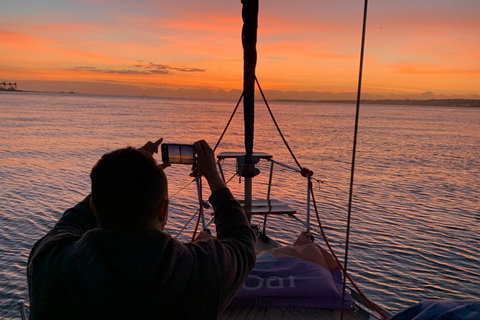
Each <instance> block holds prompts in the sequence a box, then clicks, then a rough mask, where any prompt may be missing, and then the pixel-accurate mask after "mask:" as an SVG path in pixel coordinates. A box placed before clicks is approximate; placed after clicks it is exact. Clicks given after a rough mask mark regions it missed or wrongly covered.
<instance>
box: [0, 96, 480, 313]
mask: <svg viewBox="0 0 480 320" xmlns="http://www.w3.org/2000/svg"><path fill="white" fill-rule="evenodd" d="M258 105H259V106H258V110H257V113H256V117H257V118H256V132H255V134H256V140H255V145H254V148H255V150H257V151H264V152H269V153H271V154H273V155H274V159H276V160H277V161H281V162H284V163H287V164H290V165H295V163H294V162H293V161H292V160H291V158H290V157H289V154H288V151H287V149H286V148H285V147H284V145H283V143H282V141H281V139H280V138H279V136H278V134H277V133H276V130H275V128H274V126H273V123H272V121H271V120H270V118H269V116H268V114H267V111H266V109H265V107H264V106H263V104H261V103H258ZM234 107H235V102H231V101H212V100H179V99H158V98H148V97H110V96H89V95H68V94H40V93H18V92H17V93H3V92H2V93H0V161H1V164H0V219H1V229H0V283H1V284H0V317H2V318H3V317H5V316H6V315H7V313H8V312H9V311H10V310H11V309H12V308H15V306H16V304H17V301H18V300H20V299H24V300H26V302H27V303H28V291H27V283H26V264H27V258H28V254H29V252H30V249H31V247H32V245H33V244H34V242H35V241H36V240H37V239H39V238H40V237H41V236H42V235H43V234H45V233H46V232H47V231H48V230H49V229H50V228H51V227H53V225H54V224H55V222H56V221H57V220H58V219H59V217H60V216H61V214H62V213H63V211H64V210H66V209H67V208H69V207H71V206H73V205H75V204H76V203H77V202H78V201H80V200H82V199H83V197H84V196H86V195H87V194H88V193H89V172H90V169H91V167H92V166H93V165H94V164H95V162H96V161H97V160H98V159H99V157H100V156H101V155H102V154H103V153H105V152H108V151H111V150H113V149H116V148H120V147H125V146H127V145H132V146H142V145H143V144H144V143H145V142H146V141H148V140H154V139H157V138H159V137H163V138H164V142H177V143H193V142H194V141H196V140H198V139H205V140H207V141H208V142H209V143H210V144H211V145H212V147H213V145H215V143H216V142H217V140H218V138H219V137H220V134H221V133H222V130H223V128H224V127H225V125H226V123H227V121H228V118H229V116H230V114H231V113H232V111H233V109H234ZM271 107H272V110H273V112H274V114H275V116H276V119H277V121H278V123H279V125H280V127H281V128H282V130H283V133H284V134H285V137H286V139H287V141H288V142H289V144H290V146H291V148H292V150H293V151H294V153H295V154H296V156H297V158H298V159H299V161H300V163H301V164H302V165H303V166H305V167H308V168H309V169H311V170H313V171H314V172H315V175H314V177H315V178H316V179H320V180H322V182H323V183H319V184H317V185H316V187H315V188H316V189H315V191H316V194H315V196H316V199H317V204H318V207H319V210H320V216H321V220H322V223H323V225H324V228H325V233H326V234H327V237H328V238H329V240H330V243H331V244H332V246H333V247H334V249H335V250H336V253H337V255H338V256H339V257H341V259H342V260H343V254H344V253H343V250H344V245H345V240H344V239H345V225H346V215H347V203H348V186H349V173H350V161H351V150H352V138H353V126H354V115H355V106H354V105H343V104H320V103H318V104H317V103H292V102H275V101H273V102H271ZM242 117H243V112H242V108H239V112H238V114H237V115H236V116H235V118H234V120H233V122H232V124H231V126H230V128H229V130H228V131H227V133H226V136H225V138H224V139H223V140H222V142H221V143H220V145H219V148H218V150H217V153H218V152H221V151H241V150H242V145H243V129H242V128H243V127H242V121H243V120H242ZM358 139H359V141H358V142H359V145H358V153H357V166H356V181H355V188H354V191H355V198H354V199H355V200H354V206H353V211H352V229H351V235H350V240H351V243H350V256H349V266H348V268H349V271H350V273H351V276H352V278H353V279H354V280H356V283H357V284H358V285H359V286H360V288H362V289H363V291H364V293H365V294H366V295H367V296H368V297H369V298H370V299H372V300H373V301H375V302H377V303H379V304H380V305H382V306H384V307H386V308H388V309H390V310H391V311H393V312H395V311H398V310H400V309H402V308H404V307H406V306H409V305H410V304H413V303H415V302H418V301H420V300H422V299H426V298H452V299H464V298H479V297H480V294H479V292H480V276H479V275H480V201H479V199H480V110H479V109H473V108H472V109H469V108H445V107H415V106H387V105H385V106H373V105H365V106H362V109H361V116H360V132H359V138H358ZM157 159H159V157H158V156H157ZM226 167H227V169H228V168H231V167H233V163H226ZM259 167H260V170H261V171H262V173H263V174H261V175H260V176H259V177H257V178H255V181H254V190H255V192H256V194H257V197H258V198H261V197H262V196H264V195H265V192H266V183H267V182H268V172H269V167H268V165H266V164H261V165H260V166H259ZM166 172H167V176H168V177H169V183H170V187H169V192H170V197H171V202H172V203H171V208H170V219H169V225H168V226H167V227H168V231H169V232H171V233H172V234H174V235H176V234H177V233H179V232H180V231H181V229H182V228H183V227H184V226H185V224H186V223H187V222H188V221H189V220H190V218H191V217H192V216H193V215H194V214H195V212H196V208H197V204H196V201H197V200H196V190H195V188H196V187H195V184H194V183H190V182H191V180H190V179H191V178H189V176H188V173H189V168H188V167H186V166H181V165H177V166H172V167H171V168H168V169H167V170H166ZM230 177H231V173H226V178H227V179H229V178H230ZM229 185H230V186H231V188H232V189H233V191H234V193H235V194H237V195H238V196H243V191H242V186H243V185H240V184H239V179H238V177H235V178H233V179H232V180H231V182H230V183H229ZM204 194H207V190H205V192H204ZM305 194H306V182H305V181H304V179H303V178H302V177H301V176H300V175H299V174H295V173H291V172H290V171H288V170H287V169H280V168H278V169H276V170H275V176H274V187H273V190H272V197H273V198H276V199H280V200H284V201H285V202H288V203H289V204H291V205H292V206H293V207H295V208H297V209H298V211H299V217H301V218H303V217H304V212H305V201H304V199H305ZM207 213H209V211H208V212H207ZM193 227H194V226H193V223H190V224H188V225H187V227H186V228H185V230H184V231H183V232H182V233H181V235H180V236H179V238H180V239H181V240H187V239H188V238H189V237H191V232H192V230H193ZM302 228H303V227H302V226H301V224H300V223H298V222H297V221H295V220H293V219H289V218H285V219H280V218H272V219H271V220H270V222H269V224H268V228H267V232H269V234H270V236H272V237H274V238H275V239H277V240H279V241H281V242H283V243H288V242H291V241H292V240H293V239H295V237H296V235H297V234H298V233H299V232H300V231H302ZM316 229H317V230H318V228H316ZM292 230H294V231H293V232H292ZM316 239H317V240H316V241H317V243H319V244H322V245H323V241H322V239H321V237H320V236H317V237H316ZM17 315H18V312H14V313H10V314H9V315H8V316H7V317H8V318H10V317H17Z"/></svg>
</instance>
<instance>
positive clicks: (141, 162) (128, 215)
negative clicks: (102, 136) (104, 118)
mask: <svg viewBox="0 0 480 320" xmlns="http://www.w3.org/2000/svg"><path fill="white" fill-rule="evenodd" d="M90 178H91V180H92V200H93V204H94V205H95V208H96V211H97V219H98V222H99V225H100V227H101V228H106V229H139V228H148V227H149V226H150V224H151V221H153V219H155V217H156V213H157V212H158V209H159V208H160V205H161V204H162V203H163V201H165V200H166V199H167V194H168V192H167V178H166V176H165V173H164V172H163V170H162V168H160V167H159V166H158V165H157V163H156V161H155V159H153V157H152V156H151V155H149V154H147V153H146V152H144V151H143V150H140V149H135V148H132V147H128V148H124V149H119V150H116V151H113V152H110V153H107V154H105V155H103V156H102V158H101V159H100V160H99V161H98V162H97V164H95V166H94V167H93V169H92V172H91V173H90Z"/></svg>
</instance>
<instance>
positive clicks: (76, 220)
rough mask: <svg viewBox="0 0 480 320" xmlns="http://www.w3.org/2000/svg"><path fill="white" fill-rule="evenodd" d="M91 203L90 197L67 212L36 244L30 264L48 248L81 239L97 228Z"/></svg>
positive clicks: (31, 254)
mask: <svg viewBox="0 0 480 320" xmlns="http://www.w3.org/2000/svg"><path fill="white" fill-rule="evenodd" d="M89 202H90V195H89V196H87V197H86V198H85V199H83V200H82V201H81V202H79V203H78V204H77V205H76V206H75V207H73V208H70V209H68V210H67V211H65V213H64V214H63V215H62V217H61V218H60V220H58V222H57V223H56V224H55V226H54V227H53V229H52V230H50V231H49V232H48V233H47V234H46V235H45V236H44V237H43V238H41V239H40V240H39V241H37V243H35V245H34V246H33V248H32V251H31V253H30V258H29V264H30V263H31V260H33V258H35V257H36V256H37V255H38V254H39V253H40V252H42V251H44V250H46V249H48V247H50V246H52V245H54V244H55V243H57V242H58V241H61V240H64V239H67V238H70V239H71V238H75V239H80V238H81V237H82V235H83V234H84V233H85V232H87V231H88V230H90V229H93V228H96V227H97V219H96V217H95V215H94V214H93V213H92V211H91V210H90V205H89Z"/></svg>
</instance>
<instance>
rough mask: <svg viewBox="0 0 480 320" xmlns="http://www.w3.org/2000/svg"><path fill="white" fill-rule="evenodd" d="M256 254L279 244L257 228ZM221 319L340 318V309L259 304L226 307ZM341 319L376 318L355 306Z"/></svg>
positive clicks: (345, 311)
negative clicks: (263, 234) (264, 305)
mask: <svg viewBox="0 0 480 320" xmlns="http://www.w3.org/2000/svg"><path fill="white" fill-rule="evenodd" d="M254 231H256V233H257V247H256V251H257V254H258V253H260V252H262V251H264V250H268V249H272V248H276V247H278V246H279V244H278V243H277V242H276V241H274V240H272V239H271V238H268V237H267V238H266V239H265V238H264V239H263V240H262V239H261V235H260V233H259V232H258V229H257V228H254ZM220 319H221V320H227V319H228V320H230V319H247V320H250V319H252V320H253V319H254V320H267V319H268V320H276V319H292V320H298V319H302V320H310V319H312V320H313V319H325V320H336V319H342V311H341V310H331V309H315V308H286V307H279V308H275V307H261V306H245V307H228V308H227V310H225V312H224V313H223V315H222V316H221V317H220ZM343 319H345V320H365V319H376V317H371V314H370V313H369V312H367V311H365V310H363V309H361V308H360V307H358V306H357V308H356V309H354V310H344V314H343Z"/></svg>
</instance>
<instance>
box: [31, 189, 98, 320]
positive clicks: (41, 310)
mask: <svg viewBox="0 0 480 320" xmlns="http://www.w3.org/2000/svg"><path fill="white" fill-rule="evenodd" d="M89 201H90V196H88V197H86V198H85V199H84V200H83V201H81V202H80V203H78V204H77V205H76V206H75V207H73V208H71V209H68V210H67V211H66V212H65V213H64V214H63V215H62V217H61V218H60V220H59V221H58V222H57V223H56V224H55V226H54V227H53V229H52V230H50V231H49V232H48V233H47V234H46V235H45V236H44V237H43V238H41V239H40V240H38V241H37V242H36V243H35V245H34V246H33V248H32V250H31V252H30V256H29V258H28V267H27V280H28V290H29V296H30V319H46V318H49V319H60V318H62V316H60V314H61V310H63V309H64V308H61V307H59V306H62V305H71V304H69V303H67V300H66V299H68V295H66V294H59V293H58V292H66V288H65V287H64V285H63V282H62V281H61V277H62V273H63V269H62V267H61V265H62V256H63V253H62V252H63V250H64V249H65V248H66V247H67V246H69V245H70V244H71V243H73V242H75V241H77V240H78V239H80V238H81V237H82V235H83V234H84V233H85V232H87V231H88V230H90V229H93V228H95V227H96V226H97V222H96V218H95V215H94V214H93V213H92V212H91V211H90V207H89ZM52 312H53V313H55V314H52Z"/></svg>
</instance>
